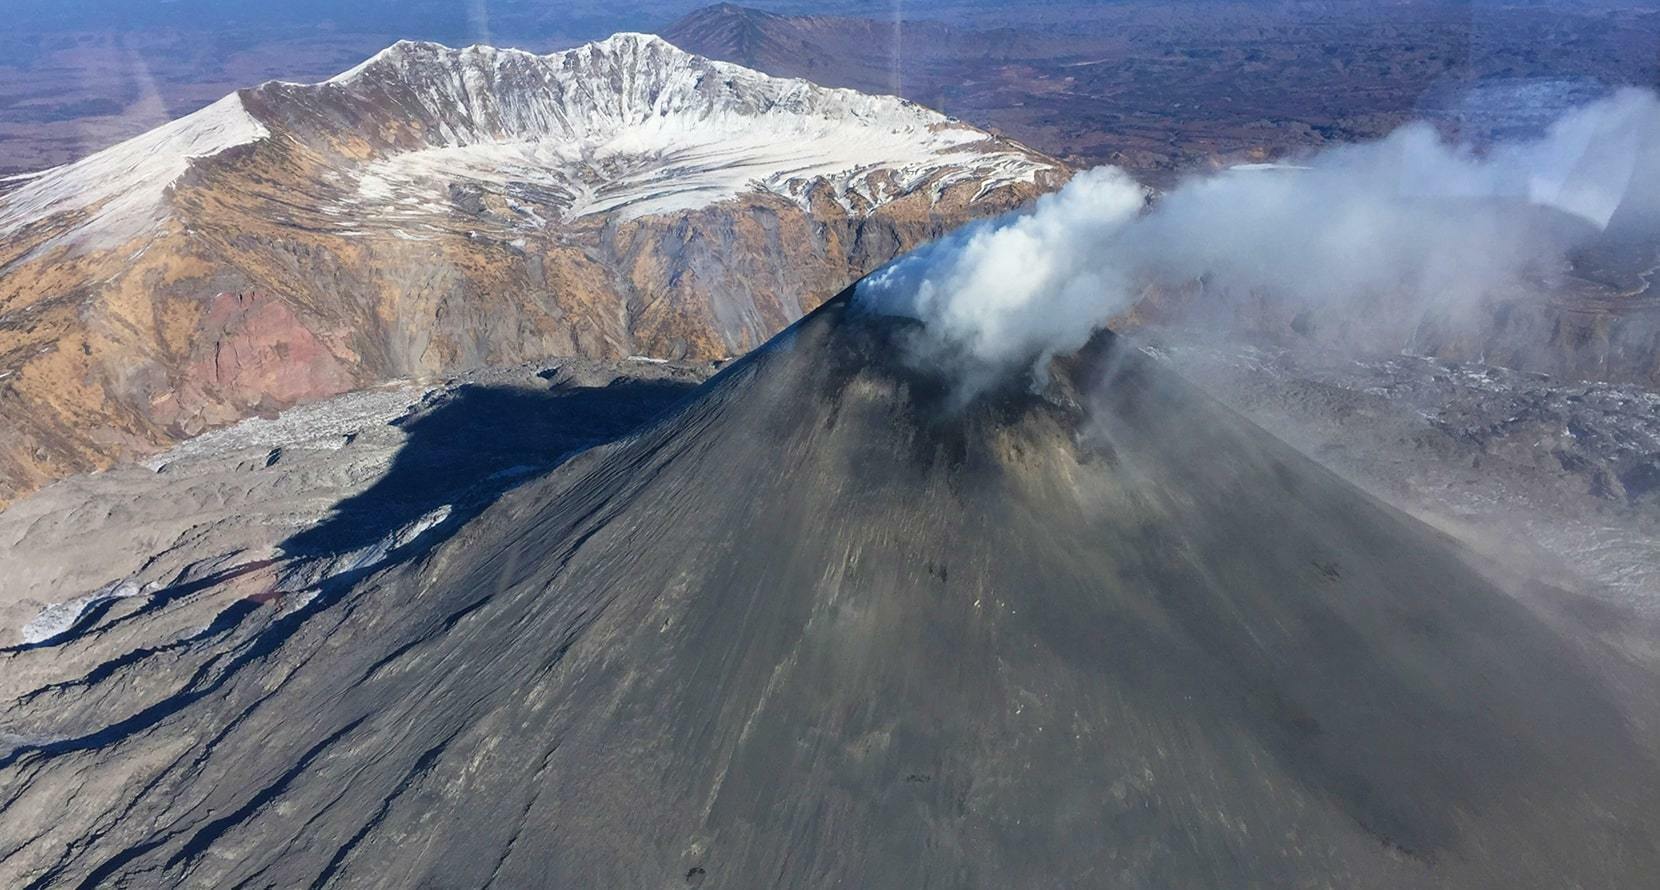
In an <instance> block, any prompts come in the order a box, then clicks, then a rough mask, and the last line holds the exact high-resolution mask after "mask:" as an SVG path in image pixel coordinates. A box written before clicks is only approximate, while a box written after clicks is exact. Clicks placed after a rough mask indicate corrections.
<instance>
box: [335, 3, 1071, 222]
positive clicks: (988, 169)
mask: <svg viewBox="0 0 1660 890" xmlns="http://www.w3.org/2000/svg"><path fill="white" fill-rule="evenodd" d="M325 88H331V89H337V90H341V91H344V92H346V93H349V94H354V95H358V96H363V97H371V96H372V97H375V98H376V100H377V101H387V100H391V101H395V102H396V104H397V105H398V106H399V107H402V108H416V109H419V112H418V113H419V116H421V117H423V118H429V119H430V120H431V122H432V125H431V126H430V127H429V128H428V130H427V141H428V143H429V146H428V147H426V148H423V149H420V150H417V151H411V152H401V153H395V154H392V155H390V156H388V157H385V158H382V159H380V160H378V161H377V162H375V163H373V164H370V165H368V166H367V167H366V168H365V169H362V170H360V171H358V172H357V175H356V195H357V200H356V201H353V202H351V204H350V205H348V206H344V207H342V208H340V210H341V212H342V213H347V212H351V211H352V210H354V209H355V207H357V206H371V205H372V206H378V207H382V208H386V209H388V211H389V212H390V213H391V214H392V216H393V218H399V217H403V218H405V219H407V220H416V219H419V218H420V217H421V216H423V215H426V214H429V213H431V212H433V211H434V210H435V209H436V208H440V207H442V206H443V205H444V203H445V202H444V200H443V196H444V194H443V190H444V189H445V188H446V187H447V185H448V183H450V182H454V181H458V180H459V181H466V182H471V183H475V184H479V185H481V186H484V187H485V188H486V189H487V190H490V191H496V192H501V193H505V194H508V195H510V196H518V197H521V198H522V197H524V196H525V195H527V194H532V195H535V196H536V197H537V198H538V199H539V200H537V201H535V202H534V203H537V204H540V205H541V206H540V207H525V208H524V212H525V215H526V218H527V219H533V220H538V221H542V220H545V218H546V217H547V216H548V215H549V212H548V211H549V210H550V204H551V210H552V212H553V213H555V214H557V215H558V216H559V217H562V218H564V219H566V220H569V219H575V218H578V217H581V216H585V215H589V214H593V213H602V212H614V213H616V214H617V215H618V216H620V217H621V218H624V219H627V218H633V217H638V216H643V215H648V214H655V213H665V212H671V211H675V210H683V209H689V208H695V207H701V206H706V205H708V204H713V203H717V202H719V201H722V200H726V199H729V198H733V197H736V196H738V195H740V194H743V193H746V192H753V191H759V192H770V193H774V194H778V195H782V196H785V197H787V198H790V199H792V200H794V201H797V202H799V203H801V204H803V205H805V204H806V203H807V202H808V200H809V195H810V193H811V192H812V190H813V189H814V188H816V187H819V186H821V185H822V186H828V188H829V194H830V195H831V197H833V199H834V200H836V201H837V202H839V203H841V204H842V206H843V207H845V208H847V209H849V210H853V209H856V208H857V209H863V210H868V209H871V208H873V207H875V206H879V205H881V204H882V203H885V202H886V201H888V200H891V199H893V198H894V197H897V196H899V195H903V194H908V193H911V192H912V191H914V190H915V189H917V188H919V187H921V186H924V185H926V186H927V187H929V188H930V189H931V190H932V193H933V197H935V198H937V197H938V196H939V194H940V193H941V192H942V191H943V190H944V189H946V188H947V187H949V186H951V185H954V184H957V183H960V182H965V181H971V182H978V183H979V184H980V192H981V193H982V194H983V193H984V192H986V191H989V190H991V189H994V188H996V187H998V186H1001V185H1006V184H1010V183H1014V182H1020V181H1026V182H1030V181H1032V180H1033V179H1034V178H1035V177H1036V176H1037V174H1038V173H1039V172H1041V171H1043V170H1045V169H1049V168H1050V165H1049V164H1046V163H1044V162H1043V161H1041V160H1040V159H1038V158H1036V157H1035V156H1033V155H1032V154H1030V153H1028V152H1026V151H1024V150H1021V149H1019V148H1018V147H1015V146H1011V145H1007V144H995V143H992V142H991V141H990V137H989V136H988V135H987V134H986V133H985V132H983V131H981V130H977V129H975V128H973V127H969V126H966V125H963V124H961V123H958V122H956V121H954V120H952V119H950V118H947V117H946V116H944V115H942V114H939V113H937V112H934V111H931V110H929V109H926V108H923V107H922V106H919V105H916V104H914V103H912V102H908V101H906V100H903V99H899V98H896V97H892V96H874V95H868V94H864V93H860V92H857V91H854V90H845V89H831V88H826V87H821V86H817V85H815V84H811V83H808V82H807V81H804V80H798V79H784V78H775V77H770V76H768V75H765V74H762V73H760V72H757V71H753V70H750V69H747V68H744V67H742V66H739V65H732V64H729V63H725V62H717V61H713V60H710V59H705V58H702V57H699V56H694V55H692V54H690V53H687V52H685V51H683V50H680V49H678V48H676V47H674V46H672V45H671V44H669V43H668V42H666V41H664V40H663V39H662V38H659V37H655V36H652V35H648V34H617V35H614V36H612V37H609V38H607V39H605V40H601V41H598V42H596V43H592V44H588V45H585V46H581V47H577V48H575V49H571V50H566V51H563V52H557V53H551V54H549V55H545V56H538V55H535V54H532V53H528V52H524V51H520V50H504V49H495V48H492V47H486V46H473V47H468V48H465V49H452V48H450V47H446V46H442V45H439V44H434V43H414V42H407V41H406V42H400V43H398V44H395V45H393V46H392V47H390V48H388V49H387V50H385V51H383V52H381V53H380V54H379V55H377V56H375V57H374V58H372V59H370V60H369V61H367V62H365V63H364V64H362V65H359V66H357V67H356V68H353V69H352V70H350V71H348V72H345V73H344V74H341V75H339V76H338V77H335V78H333V79H332V80H330V81H328V83H327V84H326V85H325Z"/></svg>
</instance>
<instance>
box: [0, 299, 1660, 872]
mask: <svg viewBox="0 0 1660 890" xmlns="http://www.w3.org/2000/svg"><path fill="white" fill-rule="evenodd" d="M903 335H904V326H903V324H900V323H896V322H895V321H894V320H893V319H886V318H877V317H874V316H868V315H863V314H861V313H858V312H857V311H855V310H853V309H851V308H849V304H848V301H847V300H845V299H841V300H837V301H833V302H832V303H830V304H828V305H827V306H826V307H824V308H823V309H821V310H819V311H818V312H816V313H814V314H813V315H811V316H809V317H808V318H807V319H805V320H803V321H802V322H800V323H798V324H797V325H796V326H795V327H793V328H792V329H790V330H789V331H787V332H785V333H784V334H783V335H781V336H780V337H779V338H777V339H776V340H774V341H773V342H772V343H771V344H769V345H768V346H767V347H764V348H763V349H761V350H759V351H757V352H756V353H754V354H752V355H750V356H749V357H747V358H745V359H744V360H742V361H740V362H738V363H736V364H734V365H733V366H731V367H729V368H727V369H726V370H725V371H723V372H722V373H721V374H720V375H718V376H717V377H715V378H714V379H713V380H711V381H710V382H708V383H707V384H705V385H704V386H703V388H701V389H699V390H697V391H696V392H694V393H692V394H690V395H689V396H688V397H687V398H686V400H685V401H684V402H681V403H680V404H679V407H677V408H675V409H672V410H671V411H670V412H669V413H668V414H666V415H664V416H662V417H661V418H660V419H659V420H657V421H655V422H653V423H652V424H651V425H649V426H648V427H647V428H646V429H644V430H643V431H641V432H639V433H637V434H636V435H634V436H632V437H630V438H625V439H623V440H620V441H617V442H614V443H612V444H606V445H601V446H599V447H596V448H594V449H592V450H589V451H587V452H585V453H583V454H581V455H580V456H577V457H575V458H572V459H570V460H568V461H566V462H565V463H563V465H561V466H559V467H558V468H557V469H554V470H552V471H551V472H548V473H546V474H545V475H541V476H539V477H538V478H535V479H533V480H532V481H527V482H524V483H522V484H519V485H517V486H516V487H513V488H511V489H510V490H505V491H502V492H500V493H499V499H496V500H494V502H493V503H490V504H488V505H484V506H481V507H480V508H479V509H478V511H477V512H476V515H474V516H472V517H471V518H470V519H468V520H467V521H465V522H464V523H462V524H460V525H459V526H458V527H454V528H452V529H451V530H450V532H449V534H450V536H449V537H448V538H447V539H446V540H443V541H442V542H441V543H438V544H437V545H436V546H433V547H431V548H430V549H419V550H417V551H415V552H412V553H411V554H410V555H409V556H408V558H402V559H400V558H399V557H398V555H397V554H396V553H394V554H393V555H391V557H390V558H389V559H388V561H387V562H386V563H384V564H372V565H368V566H366V567H363V568H361V569H359V570H346V571H339V572H336V573H334V574H330V575H327V576H325V577H323V578H322V579H321V580H320V581H318V582H317V583H315V584H313V585H311V586H309V587H302V588H296V589H287V590H271V591H266V592H262V593H259V594H257V595H252V596H248V597H245V598H240V599H235V600H233V601H232V602H230V603H229V604H227V605H225V607H224V610H223V611H221V612H219V613H218V614H217V615H209V616H208V617H209V621H208V622H207V626H206V627H203V626H202V624H203V621H202V619H203V614H202V611H201V609H200V608H199V606H200V603H201V602H202V596H203V594H202V593H201V592H200V591H195V592H190V593H187V594H184V595H179V596H165V595H161V596H152V597H149V598H147V599H145V600H144V601H143V602H142V603H138V601H137V599H136V598H129V599H128V600H122V601H120V603H119V604H120V605H122V606H124V608H117V609H112V610H110V611H108V612H106V613H104V614H103V615H101V616H95V617H94V618H93V619H92V620H91V621H90V622H89V623H88V625H87V626H86V627H83V628H80V629H79V630H78V631H77V632H76V633H74V634H71V635H67V636H65V637H64V638H62V639H57V640H53V641H47V642H45V643H43V644H37V645H34V646H24V647H14V648H13V649H11V650H9V651H8V652H6V653H5V654H4V655H3V656H0V659H3V664H4V667H3V668H0V693H3V694H4V695H5V696H6V697H7V698H9V699H10V700H11V704H10V705H8V706H7V708H6V710H5V713H4V723H3V725H0V740H4V747H3V748H0V883H4V884H7V885H10V886H24V887H30V886H40V887H56V886H68V887H73V886H134V887H139V886H143V887H149V886H170V885H186V886H226V887H229V886H267V885H274V886H308V885H309V886H326V885H340V886H354V887H359V886H386V887H404V886H415V885H421V886H444V887H476V886H492V885H493V886H527V885H545V886H573V887H576V886H629V887H632V886H659V887H673V886H686V885H690V884H700V883H701V884H704V885H708V886H723V887H749V886H793V887H820V886H823V887H828V886H858V887H917V886H953V887H957V886H987V887H992V886H995V887H1007V886H1050V885H1056V884H1062V885H1066V884H1075V885H1084V886H1099V885H1112V886H1127V887H1131V886H1146V887H1161V886H1336V887H1379V888H1396V887H1404V886H1411V887H1443V886H1444V887H1550V888H1556V887H1563V886H1575V885H1579V886H1641V885H1642V884H1643V882H1644V881H1646V880H1648V879H1650V878H1651V877H1652V875H1654V874H1655V873H1657V871H1660V849H1657V843H1660V840H1657V839H1660V771H1657V769H1656V766H1655V764H1656V757H1657V755H1660V750H1657V748H1660V746H1657V741H1656V740H1657V738H1660V736H1657V732H1656V726H1657V722H1656V718H1657V715H1656V713H1655V712H1656V705H1655V703H1654V702H1653V701H1652V696H1648V697H1645V696H1644V695H1642V694H1641V692H1640V690H1645V689H1646V690H1652V688H1653V687H1652V677H1651V676H1650V675H1648V674H1646V673H1644V672H1643V670H1642V669H1641V668H1639V667H1637V666H1636V665H1634V664H1633V663H1632V662H1630V661H1628V660H1627V659H1626V658H1624V657H1623V656H1621V655H1620V654H1619V653H1617V652H1616V651H1614V650H1612V649H1611V648H1609V647H1608V646H1606V645H1605V644H1604V643H1602V642H1600V639H1599V637H1598V635H1596V634H1594V633H1591V632H1589V631H1588V630H1586V629H1584V628H1582V627H1578V626H1576V625H1575V624H1574V623H1573V622H1572V621H1568V620H1564V619H1560V618H1557V617H1551V616H1546V615H1543V614H1542V613H1539V612H1536V611H1535V610H1532V609H1530V608H1529V607H1527V606H1526V605H1524V604H1523V603H1522V602H1521V601H1519V600H1518V599H1517V598H1515V597H1513V596H1512V595H1511V594H1509V593H1507V592H1506V591H1503V590H1501V589H1499V588H1498V587H1497V586H1495V584H1494V583H1493V582H1491V581H1489V580H1488V579H1487V578H1486V577H1484V576H1483V574H1481V573H1479V572H1478V571H1477V570H1476V569H1475V568H1474V567H1473V566H1472V563H1471V561H1470V559H1469V558H1468V557H1467V555H1466V554H1465V552H1464V551H1463V550H1462V549H1461V548H1460V547H1459V546H1458V545H1457V544H1456V543H1455V542H1454V541H1453V540H1452V539H1451V538H1449V537H1447V536H1445V535H1443V534H1442V533H1440V532H1437V531H1435V530H1433V529H1432V528H1430V527H1429V526H1427V525H1425V524H1423V523H1421V522H1419V521H1417V520H1414V519H1412V518H1410V517H1408V516H1407V515H1406V514H1404V513H1402V512H1400V511H1398V510H1396V509H1394V508H1392V507H1389V506H1386V505H1384V504H1383V503H1382V502H1381V501H1379V500H1378V499H1376V498H1374V497H1372V496H1370V495H1367V494H1365V493H1363V492H1362V491H1361V490H1360V489H1358V488H1356V487H1354V486H1353V485H1351V484H1349V483H1347V482H1345V481H1343V480H1342V479H1341V478H1339V477H1338V476H1337V475H1335V474H1334V473H1332V472H1331V471H1329V470H1327V469H1325V468H1323V467H1322V466H1320V465H1319V464H1316V463H1315V462H1314V461H1312V460H1310V459H1308V458H1305V457H1302V456H1300V455H1299V454H1298V453H1297V452H1295V451H1294V450H1292V449H1291V448H1290V447H1289V446H1287V445H1284V444H1282V443H1281V442H1279V441H1278V440H1276V439H1274V438H1273V437H1272V436H1270V435H1268V434H1267V433H1265V432H1264V431H1263V430H1262V429H1260V428H1259V427H1257V426H1255V425H1253V424H1252V423H1250V422H1249V421H1247V420H1245V419H1244V418H1242V417H1241V416H1239V415H1237V414H1234V413H1233V412H1231V411H1229V410H1228V409H1226V408H1224V407H1223V406H1222V405H1220V404H1219V403H1217V402H1215V401H1213V400H1212V399H1210V398H1209V397H1207V396H1204V395H1202V394H1200V393H1199V392H1198V391H1197V390H1195V389H1193V388H1191V387H1190V386H1189V385H1187V384H1185V383H1183V382H1181V381H1180V380H1179V379H1178V378H1177V377H1176V376H1175V375H1174V374H1173V373H1172V372H1171V371H1170V370H1169V369H1167V368H1165V367H1163V366H1162V365H1160V364H1159V363H1157V362H1155V361H1153V360H1151V359H1148V358H1146V357H1144V356H1143V355H1141V354H1140V353H1139V352H1137V351H1135V350H1133V349H1129V348H1125V347H1123V346H1120V345H1119V344H1118V341H1116V340H1115V339H1114V338H1113V337H1112V336H1111V335H1107V334H1103V335H1100V336H1098V337H1097V338H1096V339H1095V340H1094V341H1093V342H1092V343H1091V345H1090V346H1089V347H1088V348H1087V349H1086V350H1085V351H1084V352H1083V353H1082V354H1080V355H1079V356H1076V357H1073V358H1070V359H1067V360H1064V361H1061V362H1058V363H1056V365H1055V367H1054V373H1053V375H1052V376H1051V378H1050V380H1049V383H1048V384H1047V385H1046V386H1045V387H1044V388H1043V389H1042V390H1041V392H1033V391H1032V390H1030V389H1028V388H1027V387H1025V386H1013V387H1011V388H1010V389H1008V390H1005V391H999V392H994V393H991V394H988V395H986V396H984V397H982V398H980V399H978V400H976V401H975V402H973V403H971V404H970V405H969V406H968V407H967V408H965V409H961V410H950V409H949V408H948V406H949V403H950V395H951V393H950V392H949V390H948V388H947V387H946V385H945V384H944V382H942V381H940V380H938V379H936V378H933V377H930V376H929V375H927V374H924V373H920V372H918V371H916V370H914V369H911V368H909V367H908V366H907V365H906V364H905V363H904V362H903V361H901V360H900V358H899V356H900V355H901V354H902V350H901V345H902V342H901V341H902V338H903ZM459 434H461V435H465V434H466V433H465V432H464V431H463V432H461V433H459ZM395 550H396V548H394V551H395ZM129 602H134V603H137V604H135V605H132V606H126V604H127V603H129ZM192 604H196V606H197V608H191V606H192Z"/></svg>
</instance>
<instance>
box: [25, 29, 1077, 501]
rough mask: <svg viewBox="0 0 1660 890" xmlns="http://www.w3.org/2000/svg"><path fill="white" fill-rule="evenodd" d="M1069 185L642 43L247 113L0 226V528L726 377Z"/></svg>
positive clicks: (840, 98)
mask: <svg viewBox="0 0 1660 890" xmlns="http://www.w3.org/2000/svg"><path fill="white" fill-rule="evenodd" d="M1063 176H1064V170H1063V168H1062V167H1061V166H1060V165H1059V164H1058V163H1056V162H1054V161H1053V160H1051V159H1048V158H1045V157H1043V156H1040V155H1037V154H1035V153H1033V152H1030V151H1028V150H1026V149H1024V148H1022V147H1020V146H1018V145H1015V144H1012V143H1008V142H1003V141H999V140H995V139H993V138H991V137H989V136H987V135H986V134H984V133H983V132H980V131H977V130H973V129H972V128H969V127H966V126H964V125H961V124H958V123H956V122H954V121H952V120H950V119H947V118H945V117H943V116H941V115H938V114H935V113H933V112H930V111H927V110H926V109H923V108H921V107H919V106H915V105H912V104H910V103H907V102H903V101H901V100H898V99H893V98H889V97H877V96H865V95H861V94H857V93H852V92H849V91H845V90H828V89H822V88H819V87H816V86H813V85H811V84H807V83H805V82H802V81H791V80H780V79H775V78H770V77H766V76H764V75H761V74H758V73H756V72H752V71H748V70H746V69H743V68H739V67H737V66H733V65H728V64H725V63H717V62H710V61H708V60H705V59H701V58H698V57H695V56H691V55H689V54H686V53H683V52H681V51H679V50H677V49H675V48H674V47H672V46H670V45H668V44H667V43H664V42H663V41H661V40H658V39H656V38H652V37H647V36H644V35H619V36H618V37H614V38H611V39H609V40H606V41H602V42H600V43H598V44H593V45H590V46H587V47H582V48H579V49H576V50H571V51H569V52H566V53H559V54H554V55H550V56H534V55H531V54H528V53H519V52H515V51H499V50H493V49H489V48H482V47H474V48H470V49H467V50H453V49H448V48H445V47H440V46H436V45H432V44H408V43H405V44H399V45H397V46H395V47H393V48H392V49H389V50H387V51H386V52H384V53H382V54H380V55H379V56H376V57H375V58H374V59H372V60H370V61H369V62H367V63H365V64H364V65H362V66H359V67H358V68H357V69H354V70H353V71H351V72H348V73H347V74H345V75H342V76H341V77H338V78H335V79H334V80H332V81H330V82H327V83H324V84H314V85H297V84H285V83H270V84H266V85H265V86H262V87H259V88H257V89H253V90H245V91H242V92H240V93H238V94H235V95H233V96H230V97H227V98H226V99H225V100H223V101H221V102H219V103H216V104H215V105H213V106H210V107H209V108H207V109H204V110H203V111H201V112H198V113H197V114H195V115H192V116H191V117H189V118H185V119H182V120H180V121H176V122H174V123H173V124H169V125H168V126H167V127H164V128H161V129H160V130H157V131H154V132H152V133H151V134H147V135H146V136H143V137H139V138H138V139H135V140H133V141H131V142H128V143H124V144H122V145H120V146H116V147H115V148H112V149H110V150H108V151H106V152H103V153H101V154H99V155H95V156H93V157H91V158H88V159H86V160H85V161H81V162H79V163H77V164H74V165H70V166H68V167H62V168H57V169H54V170H51V171H47V172H46V173H44V174H42V175H40V176H37V177H35V178H33V179H31V180H29V181H26V182H24V183H22V184H21V185H20V186H18V187H16V188H14V189H12V190H11V191H9V192H7V193H6V194H4V195H0V503H4V502H6V501H8V500H10V499H13V498H15V497H16V496H17V495H18V494H20V493H23V492H26V491H29V490H31V489H33V488H36V487H38V486H39V485H41V484H43V483H44V482H46V481H49V480H51V479H53V478H55V477H59V476H62V475H65V474H68V473H72V472H78V471H83V470H86V469H90V468H96V467H101V466H105V465H108V464H109V463H111V462H112V461H115V460H117V459H120V458H123V457H126V456H131V455H136V454H142V453H146V452H149V451H153V450H155V449H156V448H158V447H160V446H162V445H164V444H165V443H168V442H170V441H174V440H177V439H179V438H181V437H184V436H189V435H192V434H194V433H197V432H200V431H202V430H204V429H207V428H210V427H212V426H215V425H219V424H223V423H226V422H229V421H232V420H235V419H237V418H240V417H243V416H247V415H249V414H251V413H255V412H263V411H268V410H273V409H279V408H281V407H283V406H285V405H289V404H293V403H295V402H297V401H302V400H305V399H309V398H314V397H318V396H322V395H327V394H332V393H338V392H342V391H345V390H348V389H351V388H355V387H358V386H362V385H367V384H372V383H374V382H377V381H381V380H386V379H389V378H400V377H418V376H424V375H439V374H445V373H447V372H450V371H453V370H456V369H460V368H465V367H471V366H476V365H481V364H489V363H498V362H517V361H524V360H530V359H537V358H543V357H548V356H558V355H582V356H589V357H599V358H609V357H617V356H623V355H629V354H649V355H658V356H671V357H679V356H690V357H712V356H723V355H730V354H734V353H737V352H741V351H743V350H745V349H748V348H750V347H752V346H755V345H756V344H758V343H760V342H761V341H763V340H764V339H766V337H768V336H769V335H771V334H772V333H773V332H775V331H776V330H778V329H779V328H781V327H783V326H784V325H785V324H787V323H788V322H790V321H791V320H793V319H794V318H796V317H798V316H800V315H801V313H802V312H804V311H805V310H807V309H810V308H812V307H813V306H814V305H816V304H817V302H818V301H820V300H822V299H824V298H825V297H827V296H829V295H830V294H832V293H834V292H835V291H836V290H838V289H839V288H841V287H843V286H845V284H846V283H847V282H848V281H850V280H852V279H854V278H856V277H857V276H858V275H860V274H861V273H863V272H865V271H868V270H869V269H871V268H873V267H875V266H877V265H879V264H880V263H882V262H884V261H885V260H887V259H889V258H891V257H892V256H894V255H895V254H897V253H899V252H901V251H903V250H905V249H907V248H909V247H911V246H913V245H915V244H917V243H919V242H921V241H923V240H926V239H928V238H931V237H934V236H936V235H938V234H940V233H941V232H943V231H945V230H947V229H949V228H952V227H954V226H956V225H958V224H961V223H962V222H965V221H967V220H969V219H972V218H976V217H980V216H985V215H990V214H995V213H999V212H1003V211H1006V210H1009V209H1012V208H1016V207H1018V206H1020V205H1021V204H1023V203H1024V202H1025V201H1027V200H1028V199H1030V198H1031V197H1033V196H1034V195H1036V194H1037V193H1039V192H1041V191H1043V190H1045V189H1047V188H1049V187H1051V186H1052V185H1053V184H1054V183H1055V182H1057V181H1058V180H1059V179H1060V178H1062V177H1063Z"/></svg>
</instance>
